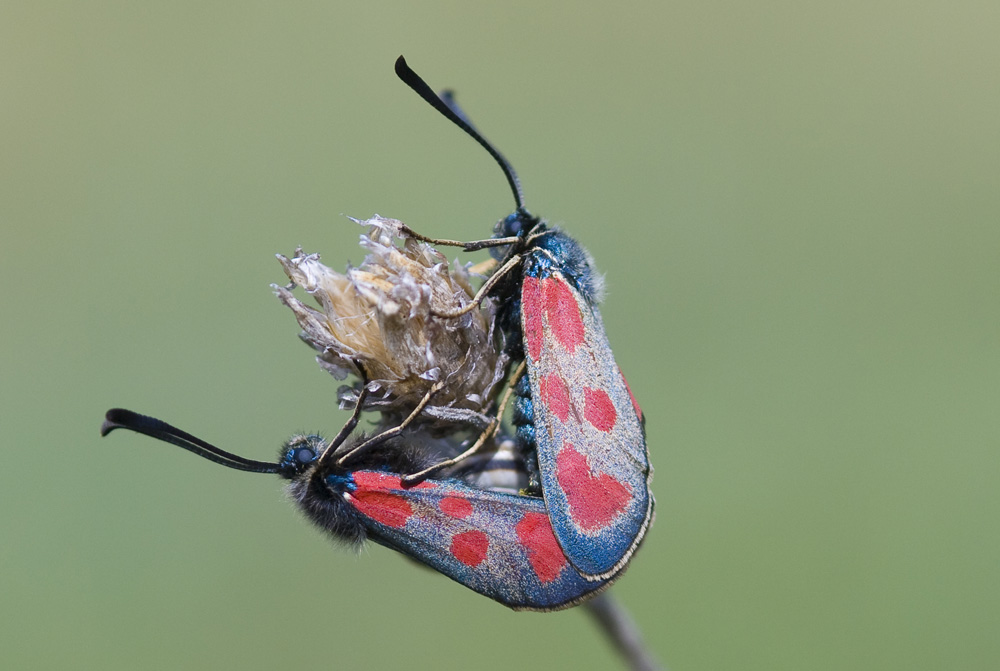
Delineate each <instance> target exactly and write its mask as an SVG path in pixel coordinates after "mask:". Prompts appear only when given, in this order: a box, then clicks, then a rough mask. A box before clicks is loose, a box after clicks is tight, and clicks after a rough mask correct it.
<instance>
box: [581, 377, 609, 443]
mask: <svg viewBox="0 0 1000 671" xmlns="http://www.w3.org/2000/svg"><path fill="white" fill-rule="evenodd" d="M583 416H584V417H586V418H587V421H588V422H590V423H591V424H592V425H593V426H594V428H595V429H597V430H599V431H605V432H607V431H610V430H611V429H613V428H614V426H615V420H616V419H618V413H617V412H615V404H614V403H612V402H611V397H610V396H608V393H607V392H606V391H604V390H603V389H591V388H590V387H584V388H583Z"/></svg>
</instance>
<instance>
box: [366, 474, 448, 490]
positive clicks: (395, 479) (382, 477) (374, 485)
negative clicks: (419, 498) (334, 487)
mask: <svg viewBox="0 0 1000 671" xmlns="http://www.w3.org/2000/svg"><path fill="white" fill-rule="evenodd" d="M354 483H355V484H356V485H357V486H358V488H359V489H388V490H395V489H402V490H404V491H405V490H407V489H434V488H435V487H437V485H436V484H434V483H433V482H428V481H427V480H424V481H423V482H420V483H418V484H415V485H411V486H406V485H404V484H403V482H402V481H401V480H400V479H399V476H398V475H389V474H388V473H379V472H378V471H355V472H354Z"/></svg>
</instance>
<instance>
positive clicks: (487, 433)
mask: <svg viewBox="0 0 1000 671" xmlns="http://www.w3.org/2000/svg"><path fill="white" fill-rule="evenodd" d="M525 370H527V362H525V361H522V362H521V365H520V366H518V367H517V370H515V371H514V374H513V375H512V376H511V381H510V384H508V385H507V391H506V392H504V395H503V398H502V399H501V400H500V406H499V408H497V413H496V415H495V416H494V417H493V420H492V421H491V422H490V425H489V426H488V427H486V429H485V430H484V431H483V432H482V433H481V434H479V438H477V439H476V442H474V443H473V444H472V447H470V448H469V449H467V450H466V451H465V452H462V454H460V455H458V456H457V457H452V458H451V459H445V460H444V461H441V462H438V463H436V464H434V465H433V466H430V467H428V468H425V469H424V470H422V471H419V472H417V473H411V474H410V475H406V476H403V478H402V482H403V484H406V485H413V484H417V483H418V482H421V481H422V480H425V479H426V478H427V477H428V476H430V475H432V474H434V473H436V472H437V471H439V470H441V469H443V468H448V467H450V466H454V465H455V464H457V463H459V462H460V461H462V460H464V459H467V458H468V457H471V456H472V455H473V454H475V453H476V452H478V451H479V449H480V448H481V447H482V446H483V445H484V444H485V443H486V441H487V440H489V439H490V438H492V437H493V434H495V433H496V432H497V429H498V428H500V420H501V419H502V418H503V413H504V410H506V408H507V402H508V401H510V397H511V395H512V394H513V393H514V384H515V383H516V382H517V381H518V380H519V379H521V376H522V375H524V371H525Z"/></svg>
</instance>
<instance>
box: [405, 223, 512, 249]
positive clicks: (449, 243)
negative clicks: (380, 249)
mask: <svg viewBox="0 0 1000 671" xmlns="http://www.w3.org/2000/svg"><path fill="white" fill-rule="evenodd" d="M399 230H400V232H401V233H405V234H406V235H408V236H410V237H411V238H414V239H416V240H420V241H421V242H426V243H428V244H431V245H437V246H445V247H461V248H462V250H463V251H466V252H475V251H478V250H480V249H486V248H488V247H503V246H504V245H513V244H514V243H516V242H518V241H519V240H521V238H519V237H517V236H516V235H515V236H512V237H509V238H486V239H485V240H473V241H471V242H462V241H460V240H448V239H447V238H428V237H427V236H426V235H420V234H419V233H417V232H416V231H415V230H413V229H412V228H410V227H409V226H407V225H406V224H401V225H400V227H399Z"/></svg>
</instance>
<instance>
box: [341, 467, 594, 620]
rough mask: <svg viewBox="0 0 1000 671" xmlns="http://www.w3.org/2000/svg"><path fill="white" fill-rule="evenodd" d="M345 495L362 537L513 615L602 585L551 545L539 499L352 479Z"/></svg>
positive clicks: (379, 477)
mask: <svg viewBox="0 0 1000 671" xmlns="http://www.w3.org/2000/svg"><path fill="white" fill-rule="evenodd" d="M353 477H354V481H355V483H356V485H357V487H356V489H355V490H354V491H353V492H350V493H349V494H348V495H345V498H346V499H347V501H348V502H349V503H350V504H351V505H352V506H353V507H354V509H355V510H357V511H358V513H360V514H361V516H362V518H363V520H364V523H365V526H366V527H367V529H368V533H369V537H370V538H372V539H373V540H375V541H376V542H378V543H380V544H382V545H385V546H387V547H390V548H393V549H395V550H398V551H399V552H402V553H404V554H406V555H408V556H410V557H412V558H414V559H416V560H418V561H420V562H422V563H424V564H427V565H428V566H430V567H431V568H434V569H435V570H437V571H439V572H441V573H443V574H445V575H446V576H448V577H449V578H451V579H453V580H455V581H457V582H460V583H462V584H463V585H465V586H466V587H469V588H470V589H472V590H475V591H476V592H479V593H480V594H483V595H485V596H488V597H490V598H491V599H494V600H496V601H499V602H500V603H502V604H504V605H507V606H510V607H511V608H514V609H515V610H558V609H560V608H567V607H569V606H572V605H574V604H576V603H579V602H580V601H582V600H584V599H585V598H587V597H589V596H592V595H593V594H596V593H597V592H599V591H600V590H601V589H603V588H604V587H606V586H607V585H608V584H610V581H604V582H593V581H591V580H588V579H586V578H585V577H584V576H582V575H580V573H579V572H577V571H576V570H575V569H574V568H573V566H572V565H571V564H570V563H569V561H568V560H567V558H566V556H565V554H564V553H563V551H562V549H561V548H560V546H559V543H558V542H557V541H556V539H555V535H554V534H553V532H552V526H551V524H550V522H549V518H548V515H547V513H546V508H545V503H544V501H543V500H542V499H539V498H535V497H529V496H521V495H517V494H508V493H504V492H497V491H490V490H483V489H477V488H474V487H471V486H468V485H466V484H464V483H461V482H459V481H457V480H425V481H424V482H422V483H420V484H419V485H416V486H414V487H409V488H404V487H403V486H402V484H401V483H400V479H399V476H398V475H394V474H389V473H385V472H381V471H357V472H355V473H354V474H353Z"/></svg>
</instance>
